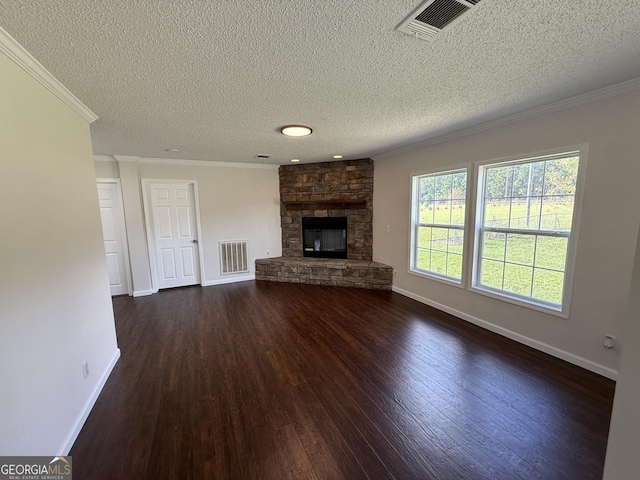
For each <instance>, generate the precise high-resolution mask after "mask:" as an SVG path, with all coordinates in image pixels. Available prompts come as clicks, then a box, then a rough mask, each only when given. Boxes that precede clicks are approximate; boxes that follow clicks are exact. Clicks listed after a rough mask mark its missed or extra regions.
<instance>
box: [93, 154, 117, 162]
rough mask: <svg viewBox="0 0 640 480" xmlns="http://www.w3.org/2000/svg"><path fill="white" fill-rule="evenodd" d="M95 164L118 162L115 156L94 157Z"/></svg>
mask: <svg viewBox="0 0 640 480" xmlns="http://www.w3.org/2000/svg"><path fill="white" fill-rule="evenodd" d="M93 161H94V162H117V161H118V160H116V158H115V157H114V156H113V155H94V156H93Z"/></svg>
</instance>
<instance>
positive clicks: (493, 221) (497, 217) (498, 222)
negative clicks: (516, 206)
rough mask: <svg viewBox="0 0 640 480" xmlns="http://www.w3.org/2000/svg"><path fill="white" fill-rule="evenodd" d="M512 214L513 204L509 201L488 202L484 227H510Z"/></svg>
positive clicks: (485, 209) (485, 208)
mask: <svg viewBox="0 0 640 480" xmlns="http://www.w3.org/2000/svg"><path fill="white" fill-rule="evenodd" d="M510 212H511V202H510V201H509V200H500V201H498V200H492V201H490V202H489V201H487V203H486V204H485V206H484V226H485V227H508V226H509V216H510Z"/></svg>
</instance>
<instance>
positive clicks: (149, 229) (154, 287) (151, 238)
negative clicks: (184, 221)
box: [140, 178, 204, 293]
mask: <svg viewBox="0 0 640 480" xmlns="http://www.w3.org/2000/svg"><path fill="white" fill-rule="evenodd" d="M140 182H141V184H142V206H143V209H144V226H145V236H146V237H147V253H148V255H149V268H150V272H151V291H152V292H153V293H158V291H159V290H160V289H159V288H158V280H157V278H158V277H157V265H158V263H157V262H158V259H157V258H156V251H157V245H156V241H155V235H154V230H153V225H152V223H151V219H152V211H151V185H154V184H158V183H172V184H176V185H185V184H186V185H189V186H190V187H191V188H192V189H193V203H194V206H193V212H194V215H195V217H196V218H195V221H196V239H197V240H198V266H199V268H200V285H201V286H203V285H204V254H203V251H202V225H201V224H200V200H199V197H198V182H197V181H196V180H177V179H167V178H143V179H141V180H140Z"/></svg>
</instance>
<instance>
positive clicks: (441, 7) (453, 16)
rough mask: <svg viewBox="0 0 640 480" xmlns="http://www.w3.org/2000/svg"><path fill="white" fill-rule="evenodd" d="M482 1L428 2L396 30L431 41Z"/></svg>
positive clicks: (442, 0) (451, 0) (437, 0)
mask: <svg viewBox="0 0 640 480" xmlns="http://www.w3.org/2000/svg"><path fill="white" fill-rule="evenodd" d="M480 1H481V0H427V1H426V2H423V3H421V4H420V6H419V7H418V8H416V9H415V10H414V11H413V12H411V15H409V16H408V17H407V18H406V19H405V20H404V21H403V22H402V23H400V25H398V26H397V27H396V30H398V31H400V32H402V33H406V34H407V35H413V36H415V37H417V38H421V39H423V40H429V39H431V38H433V37H434V36H436V35H437V34H438V33H439V32H441V31H442V30H443V29H444V28H447V27H449V26H451V25H452V24H453V23H455V22H456V21H457V20H458V19H459V18H460V17H461V16H462V15H463V14H464V13H466V12H468V11H469V10H471V9H472V8H474V7H475V6H476V5H477V4H478V3H480Z"/></svg>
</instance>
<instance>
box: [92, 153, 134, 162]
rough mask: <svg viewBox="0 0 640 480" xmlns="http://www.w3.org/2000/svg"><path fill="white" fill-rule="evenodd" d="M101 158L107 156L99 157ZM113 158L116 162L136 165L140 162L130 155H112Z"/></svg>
mask: <svg viewBox="0 0 640 480" xmlns="http://www.w3.org/2000/svg"><path fill="white" fill-rule="evenodd" d="M101 156H102V157H108V156H109V155H101ZM113 158H115V159H116V161H117V162H131V163H138V162H139V161H140V157H134V156H131V155H113Z"/></svg>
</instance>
